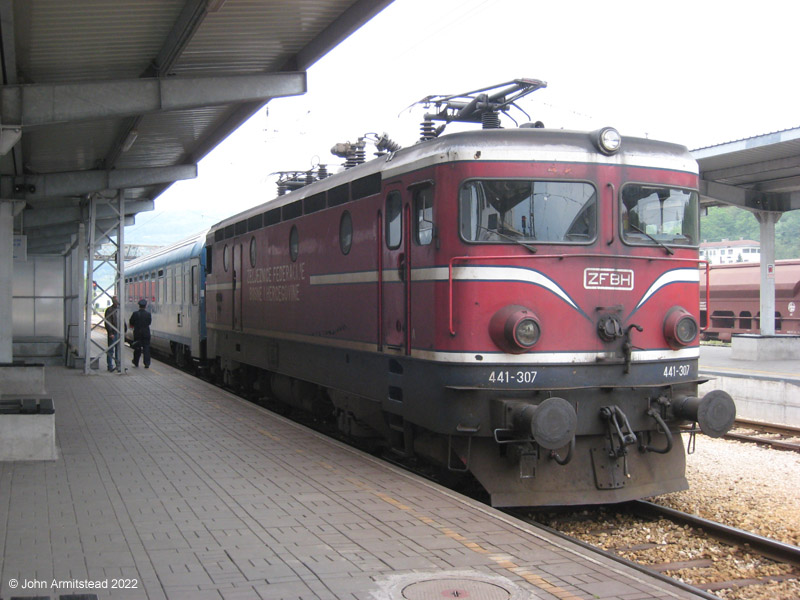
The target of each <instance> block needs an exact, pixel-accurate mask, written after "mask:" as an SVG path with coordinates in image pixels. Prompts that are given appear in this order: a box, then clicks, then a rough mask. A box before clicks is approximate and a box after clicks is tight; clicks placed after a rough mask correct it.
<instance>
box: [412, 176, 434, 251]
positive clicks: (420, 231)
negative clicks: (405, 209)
mask: <svg viewBox="0 0 800 600" xmlns="http://www.w3.org/2000/svg"><path fill="white" fill-rule="evenodd" d="M414 215H415V219H414V238H415V239H414V241H415V242H416V243H417V244H418V245H420V246H427V245H429V244H430V243H431V242H432V241H433V187H432V186H426V187H423V188H418V189H416V190H415V191H414Z"/></svg>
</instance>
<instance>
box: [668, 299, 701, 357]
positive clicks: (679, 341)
mask: <svg viewBox="0 0 800 600" xmlns="http://www.w3.org/2000/svg"><path fill="white" fill-rule="evenodd" d="M698 331H699V328H698V326H697V321H696V320H695V318H694V317H693V316H692V315H691V314H690V313H689V311H687V310H686V309H685V308H682V307H680V306H676V307H674V308H672V309H671V310H670V311H669V312H668V313H667V317H666V319H664V337H665V338H666V339H667V342H668V343H669V345H670V346H671V347H672V348H676V349H677V348H680V347H682V346H688V345H689V344H691V343H692V342H693V341H694V340H695V339H697V333H698Z"/></svg>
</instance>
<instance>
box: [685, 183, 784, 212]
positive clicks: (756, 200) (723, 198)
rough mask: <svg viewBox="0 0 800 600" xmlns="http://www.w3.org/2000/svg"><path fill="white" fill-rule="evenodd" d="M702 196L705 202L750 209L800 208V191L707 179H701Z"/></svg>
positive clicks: (781, 209) (778, 210) (779, 209)
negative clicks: (766, 190)
mask: <svg viewBox="0 0 800 600" xmlns="http://www.w3.org/2000/svg"><path fill="white" fill-rule="evenodd" d="M700 196H701V202H702V203H703V204H713V203H715V202H722V203H723V204H731V205H733V206H738V207H739V208H744V209H746V210H749V211H771V212H785V211H787V210H795V209H797V208H800V192H793V193H773V192H763V191H760V190H754V189H748V188H743V187H738V186H733V185H725V184H724V183H717V182H716V181H708V180H705V179H702V180H701V181H700Z"/></svg>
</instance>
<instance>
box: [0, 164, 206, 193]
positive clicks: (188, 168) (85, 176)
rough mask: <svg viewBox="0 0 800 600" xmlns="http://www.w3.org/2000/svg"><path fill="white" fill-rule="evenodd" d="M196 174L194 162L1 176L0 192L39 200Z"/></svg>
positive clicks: (151, 183) (188, 177) (157, 182)
mask: <svg viewBox="0 0 800 600" xmlns="http://www.w3.org/2000/svg"><path fill="white" fill-rule="evenodd" d="M196 177H197V165H195V164H191V165H178V166H175V167H152V168H148V169H115V170H113V171H105V170H96V171H71V172H68V173H49V174H46V175H25V176H24V177H11V176H3V177H0V194H2V196H3V197H5V198H16V199H20V200H22V199H24V200H42V199H45V198H57V197H59V196H82V195H85V194H91V193H93V192H102V191H103V190H120V189H128V188H134V187H142V186H146V185H157V184H160V183H172V182H174V181H182V180H184V179H194V178H196Z"/></svg>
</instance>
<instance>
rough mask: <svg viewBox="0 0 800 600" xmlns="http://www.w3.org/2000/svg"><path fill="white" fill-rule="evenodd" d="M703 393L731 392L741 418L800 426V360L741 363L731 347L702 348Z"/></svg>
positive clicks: (701, 374) (701, 372)
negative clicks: (718, 390) (704, 381)
mask: <svg viewBox="0 0 800 600" xmlns="http://www.w3.org/2000/svg"><path fill="white" fill-rule="evenodd" d="M699 362H700V364H699V373H700V376H701V377H708V378H710V381H709V382H708V383H704V384H703V385H701V386H700V393H701V394H706V393H708V392H710V391H711V390H714V389H721V390H724V391H726V392H728V393H729V394H730V395H731V397H732V398H733V400H734V402H735V403H736V416H737V417H738V418H741V419H748V420H752V421H760V422H762V423H771V424H775V425H789V426H791V427H800V361H798V360H795V359H786V360H769V361H767V360H737V359H734V358H733V357H732V349H731V347H730V346H700V361H699Z"/></svg>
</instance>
